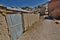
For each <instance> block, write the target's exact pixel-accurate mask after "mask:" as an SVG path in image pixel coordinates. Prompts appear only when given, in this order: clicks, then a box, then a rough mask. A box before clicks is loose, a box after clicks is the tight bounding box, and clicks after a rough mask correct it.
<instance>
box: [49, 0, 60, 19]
mask: <svg viewBox="0 0 60 40" xmlns="http://www.w3.org/2000/svg"><path fill="white" fill-rule="evenodd" d="M49 15H50V16H51V17H53V18H55V19H60V0H51V1H50V3H49Z"/></svg>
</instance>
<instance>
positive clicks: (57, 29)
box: [18, 19, 60, 40]
mask: <svg viewBox="0 0 60 40" xmlns="http://www.w3.org/2000/svg"><path fill="white" fill-rule="evenodd" d="M18 40H60V24H56V23H55V21H53V20H47V19H45V20H42V21H39V22H38V23H36V24H35V25H34V26H33V27H32V28H30V29H29V30H28V31H26V32H25V33H24V34H23V35H22V36H21V37H19V39H18Z"/></svg>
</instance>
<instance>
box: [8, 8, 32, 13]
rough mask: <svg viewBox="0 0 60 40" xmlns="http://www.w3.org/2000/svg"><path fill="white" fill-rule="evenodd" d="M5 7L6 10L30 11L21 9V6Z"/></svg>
mask: <svg viewBox="0 0 60 40" xmlns="http://www.w3.org/2000/svg"><path fill="white" fill-rule="evenodd" d="M7 9H8V10H14V11H22V12H31V11H27V10H23V9H21V8H12V7H7Z"/></svg>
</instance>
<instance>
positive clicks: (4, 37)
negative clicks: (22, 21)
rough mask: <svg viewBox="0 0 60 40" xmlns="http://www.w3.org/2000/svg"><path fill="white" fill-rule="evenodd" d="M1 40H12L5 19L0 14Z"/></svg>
mask: <svg viewBox="0 0 60 40" xmlns="http://www.w3.org/2000/svg"><path fill="white" fill-rule="evenodd" d="M0 40H10V38H9V34H8V27H7V23H6V20H5V17H4V16H2V14H1V13H0Z"/></svg>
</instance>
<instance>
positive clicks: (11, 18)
mask: <svg viewBox="0 0 60 40" xmlns="http://www.w3.org/2000/svg"><path fill="white" fill-rule="evenodd" d="M6 18H7V22H8V25H9V27H10V31H11V38H12V40H17V39H18V38H19V36H20V35H22V33H23V27H22V25H23V24H22V16H21V14H19V13H17V14H7V16H6Z"/></svg>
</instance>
